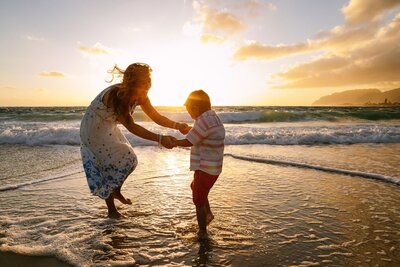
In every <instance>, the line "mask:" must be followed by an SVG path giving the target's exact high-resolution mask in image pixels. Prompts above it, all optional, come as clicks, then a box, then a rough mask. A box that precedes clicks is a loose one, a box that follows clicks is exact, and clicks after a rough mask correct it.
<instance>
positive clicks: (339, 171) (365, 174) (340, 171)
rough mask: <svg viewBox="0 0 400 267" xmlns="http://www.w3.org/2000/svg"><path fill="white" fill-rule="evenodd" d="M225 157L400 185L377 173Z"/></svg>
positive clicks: (398, 179)
mask: <svg viewBox="0 0 400 267" xmlns="http://www.w3.org/2000/svg"><path fill="white" fill-rule="evenodd" d="M225 156H230V157H232V158H235V159H240V160H245V161H252V162H259V163H265V164H278V165H285V166H293V167H297V168H307V169H314V170H319V171H325V172H332V173H337V174H344V175H350V176H359V177H363V178H370V179H377V180H381V181H385V182H390V183H393V184H397V185H400V178H397V177H392V176H386V175H381V174H376V173H368V172H361V171H351V170H344V169H338V168H330V167H323V166H318V165H311V164H306V163H298V162H294V161H285V160H275V159H267V158H259V157H248V156H240V155H235V154H232V153H226V154H225Z"/></svg>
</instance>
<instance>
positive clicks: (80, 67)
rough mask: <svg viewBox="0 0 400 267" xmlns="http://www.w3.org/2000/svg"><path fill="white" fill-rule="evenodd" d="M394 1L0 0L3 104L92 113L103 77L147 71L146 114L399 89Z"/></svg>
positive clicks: (397, 5)
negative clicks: (203, 104) (142, 67)
mask: <svg viewBox="0 0 400 267" xmlns="http://www.w3.org/2000/svg"><path fill="white" fill-rule="evenodd" d="M399 14H400V1H398V0H380V1H376V0H346V1H345V0H331V1H311V0H291V1H289V0H284V1H282V0H281V1H262V0H243V1H239V0H238V1H223V0H208V1H188V0H187V1H175V0H165V1H162V0H159V1H155V0H153V1H151V0H150V1H128V0H118V1H102V0H96V1H94V0H91V1H75V0H69V1H57V0H39V1H23V0H16V1H2V2H1V3H0V31H1V33H2V34H1V35H0V58H1V61H2V64H0V92H1V95H2V97H1V98H0V105H1V106H60V105H61V106H71V105H84V106H85V105H88V104H89V103H90V101H91V99H92V98H93V97H94V96H95V95H96V94H97V93H98V92H100V91H101V90H102V89H103V88H105V87H106V86H108V85H109V84H107V83H106V82H105V79H107V77H108V76H107V70H108V69H110V68H112V66H113V65H114V64H118V66H120V67H121V68H124V67H126V66H128V65H129V64H130V63H133V62H146V63H148V64H150V65H151V66H152V68H153V87H152V89H151V91H150V93H149V95H150V98H151V100H152V102H153V104H154V105H182V103H183V101H184V99H185V98H186V96H187V94H188V93H189V92H190V91H192V90H195V89H199V88H202V89H204V90H206V91H207V92H208V93H209V94H210V96H211V98H212V100H213V104H214V105H309V104H311V103H312V102H313V101H315V100H316V99H318V98H319V97H320V96H323V95H326V94H331V93H334V92H338V91H343V90H347V89H359V88H379V89H382V90H388V89H393V88H398V87H400V78H399V77H397V76H399V75H396V73H397V74H398V73H399V71H400V62H399V58H400V45H399V43H400V42H399V40H400V15H399Z"/></svg>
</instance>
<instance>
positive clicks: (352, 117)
mask: <svg viewBox="0 0 400 267" xmlns="http://www.w3.org/2000/svg"><path fill="white" fill-rule="evenodd" d="M214 109H215V110H216V111H217V113H218V115H219V116H220V117H221V119H222V121H223V122H224V123H241V122H254V123H257V122H258V123H260V122H301V121H381V120H400V109H399V108H398V107H251V106H249V107H233V106H231V107H214ZM157 110H158V111H159V112H160V113H161V114H163V115H165V116H167V117H168V118H171V119H174V120H177V121H183V122H191V121H192V119H191V118H190V116H189V115H188V114H187V112H186V110H185V108H184V107H158V108H157ZM85 111H86V107H47V108H45V107H19V108H0V122H2V121H25V122H57V121H80V120H81V119H82V117H83V115H84V113H85ZM134 119H135V120H136V121H149V120H150V119H149V118H148V116H147V115H146V114H144V113H143V112H142V111H141V109H140V108H137V110H136V111H135V113H134Z"/></svg>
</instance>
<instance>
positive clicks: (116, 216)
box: [108, 211, 125, 219]
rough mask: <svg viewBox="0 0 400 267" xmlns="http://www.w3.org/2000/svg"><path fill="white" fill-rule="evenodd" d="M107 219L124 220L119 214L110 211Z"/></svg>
mask: <svg viewBox="0 0 400 267" xmlns="http://www.w3.org/2000/svg"><path fill="white" fill-rule="evenodd" d="M108 218H110V219H120V218H125V216H124V215H122V214H121V213H119V212H118V211H112V212H109V213H108Z"/></svg>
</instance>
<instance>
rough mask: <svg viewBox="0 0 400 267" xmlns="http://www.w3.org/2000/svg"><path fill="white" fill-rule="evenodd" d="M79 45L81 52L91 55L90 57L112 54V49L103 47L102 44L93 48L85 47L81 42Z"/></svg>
mask: <svg viewBox="0 0 400 267" xmlns="http://www.w3.org/2000/svg"><path fill="white" fill-rule="evenodd" d="M78 45H79V51H81V52H83V53H85V54H89V55H107V54H110V50H111V49H109V48H107V47H105V46H103V45H102V44H100V43H96V44H95V45H94V46H92V47H88V46H84V45H82V44H80V43H79V42H78Z"/></svg>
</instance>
